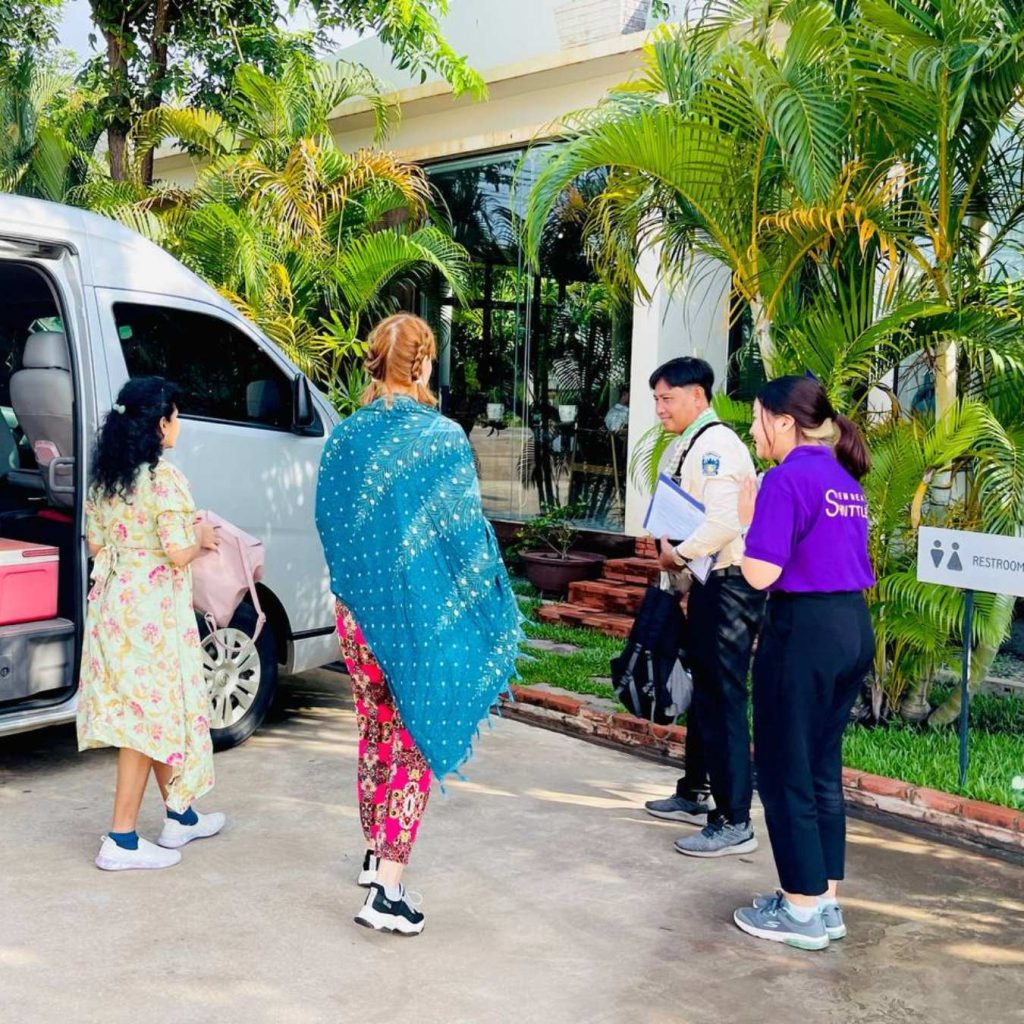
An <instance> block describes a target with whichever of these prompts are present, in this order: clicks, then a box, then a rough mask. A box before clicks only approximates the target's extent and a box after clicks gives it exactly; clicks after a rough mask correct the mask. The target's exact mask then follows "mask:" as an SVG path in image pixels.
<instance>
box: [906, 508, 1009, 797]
mask: <svg viewBox="0 0 1024 1024" xmlns="http://www.w3.org/2000/svg"><path fill="white" fill-rule="evenodd" d="M917 578H918V579H919V580H920V581H921V582H922V583H938V584H940V585H941V586H945V587H957V588H958V589H960V590H963V591H965V594H964V598H965V600H964V629H963V637H964V645H963V647H964V653H963V659H962V661H961V666H960V689H961V693H960V785H961V786H963V784H964V782H965V781H966V779H967V758H968V752H967V718H968V713H969V711H970V694H969V692H968V688H967V687H968V681H969V679H970V675H971V635H972V626H973V621H974V593H975V591H977V590H981V591H985V592H988V593H991V594H1008V595H1012V596H1015V597H1024V539H1022V538H1020V537H1004V536H1002V535H1001V534H996V533H972V532H970V531H969V530H940V529H938V528H936V527H932V526H922V527H921V529H920V530H919V531H918V534H917Z"/></svg>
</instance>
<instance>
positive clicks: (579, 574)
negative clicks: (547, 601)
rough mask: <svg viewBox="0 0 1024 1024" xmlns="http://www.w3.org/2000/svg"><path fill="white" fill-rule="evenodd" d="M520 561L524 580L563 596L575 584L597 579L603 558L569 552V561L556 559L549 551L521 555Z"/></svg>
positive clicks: (528, 552)
mask: <svg viewBox="0 0 1024 1024" xmlns="http://www.w3.org/2000/svg"><path fill="white" fill-rule="evenodd" d="M519 557H520V558H521V559H522V562H523V567H524V568H525V570H526V578H527V579H528V580H529V581H530V582H531V583H532V584H533V585H534V586H535V587H536V588H537V589H538V590H543V591H545V592H546V593H549V594H564V593H565V592H566V591H567V590H568V589H569V584H570V583H575V582H576V581H577V580H592V579H596V578H597V577H598V576H599V575H600V574H601V566H602V565H604V555H595V554H594V553H593V552H592V551H571V552H570V553H569V556H568V558H559V557H558V555H556V554H555V553H554V552H552V551H524V552H523V553H522V554H521V555H520V556H519Z"/></svg>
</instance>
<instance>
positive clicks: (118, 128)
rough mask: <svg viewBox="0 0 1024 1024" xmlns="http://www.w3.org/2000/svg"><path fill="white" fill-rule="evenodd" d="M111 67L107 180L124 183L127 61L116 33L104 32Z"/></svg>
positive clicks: (128, 106) (128, 115) (128, 114)
mask: <svg viewBox="0 0 1024 1024" xmlns="http://www.w3.org/2000/svg"><path fill="white" fill-rule="evenodd" d="M103 36H104V38H105V39H106V41H107V62H108V63H109V65H110V83H111V84H110V99H111V101H112V103H113V108H114V112H113V114H112V116H111V118H110V124H109V125H108V127H107V150H108V156H109V160H110V176H111V177H112V178H113V179H114V181H124V179H125V176H126V171H127V167H128V159H127V157H128V130H129V128H130V126H131V99H130V97H129V95H128V60H127V58H126V57H125V54H124V50H123V49H122V46H121V40H120V39H119V37H118V35H117V33H115V32H113V31H110V30H108V29H104V30H103Z"/></svg>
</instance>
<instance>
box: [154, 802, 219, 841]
mask: <svg viewBox="0 0 1024 1024" xmlns="http://www.w3.org/2000/svg"><path fill="white" fill-rule="evenodd" d="M196 818H197V819H198V820H197V821H196V823H195V824H194V825H182V823H181V822H180V821H175V820H174V819H173V818H165V819H164V828H163V831H162V832H161V833H160V836H159V838H158V839H157V842H158V843H159V844H160V845H161V846H166V847H167V848H168V849H169V850H178V849H180V848H181V847H182V846H184V845H185V844H186V843H191V842H192V840H193V839H209V837H210V836H215V835H216V834H217V833H218V832H219V831H220V830H221V829H222V828H223V827H224V823H225V822H226V821H227V818H226V817H225V816H224V815H223V814H221V813H220V812H219V811H215V812H214V813H213V814H200V813H199V812H198V811H196Z"/></svg>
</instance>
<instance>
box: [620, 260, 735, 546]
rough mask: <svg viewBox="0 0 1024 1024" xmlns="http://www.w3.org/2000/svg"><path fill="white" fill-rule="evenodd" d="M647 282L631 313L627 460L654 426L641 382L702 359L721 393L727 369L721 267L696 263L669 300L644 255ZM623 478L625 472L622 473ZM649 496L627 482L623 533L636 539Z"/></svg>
mask: <svg viewBox="0 0 1024 1024" xmlns="http://www.w3.org/2000/svg"><path fill="white" fill-rule="evenodd" d="M638 270H639V272H640V276H641V280H643V281H645V282H648V288H649V289H650V290H651V301H650V302H649V303H643V302H640V301H637V302H636V303H635V305H634V307H633V348H632V354H631V357H630V377H629V380H630V388H629V459H630V460H632V457H633V453H634V452H635V451H636V450H637V448H638V447H639V445H640V439H641V438H642V437H643V435H644V434H645V433H646V432H647V431H648V430H649V429H650V428H651V427H653V426H654V425H655V424H656V423H657V422H658V421H657V417H656V416H655V415H654V402H653V400H652V399H651V389H650V387H649V386H648V383H647V379H648V377H650V375H651V374H652V373H653V372H654V370H655V369H657V367H658V366H660V365H661V364H662V363H664V362H666V361H667V360H669V359H674V358H675V357H676V356H697V357H699V358H701V359H706V360H707V361H708V362H709V363H710V364H711V366H712V369H714V371H715V388H716V389H719V388H723V387H724V386H725V381H726V372H727V369H728V364H729V285H730V280H731V277H730V274H729V270H728V269H727V268H726V267H723V266H721V265H720V264H718V263H714V262H712V261H710V260H707V259H698V260H696V261H695V264H694V267H693V269H692V271H691V273H690V275H689V278H688V281H687V285H686V287H685V288H680V289H677V290H676V291H675V293H674V294H671V293H669V291H668V290H667V289H666V288H665V287H664V286H663V285H661V284H658V285H655V286H653V288H652V285H651V284H650V282H654V281H656V280H657V276H658V274H657V270H658V261H657V257H656V255H655V254H654V253H645V254H644V255H643V256H642V257H641V258H640V264H639V267H638ZM627 473H628V467H627ZM649 500H650V494H649V493H648V492H647V489H646V487H642V488H638V487H637V486H636V484H635V483H634V481H633V479H632V477H631V476H630V477H629V479H628V481H627V484H626V533H627V534H628V535H631V536H634V537H638V536H640V535H641V534H642V533H643V529H642V527H641V524H642V523H643V519H644V513H645V512H646V511H647V503H648V501H649Z"/></svg>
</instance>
